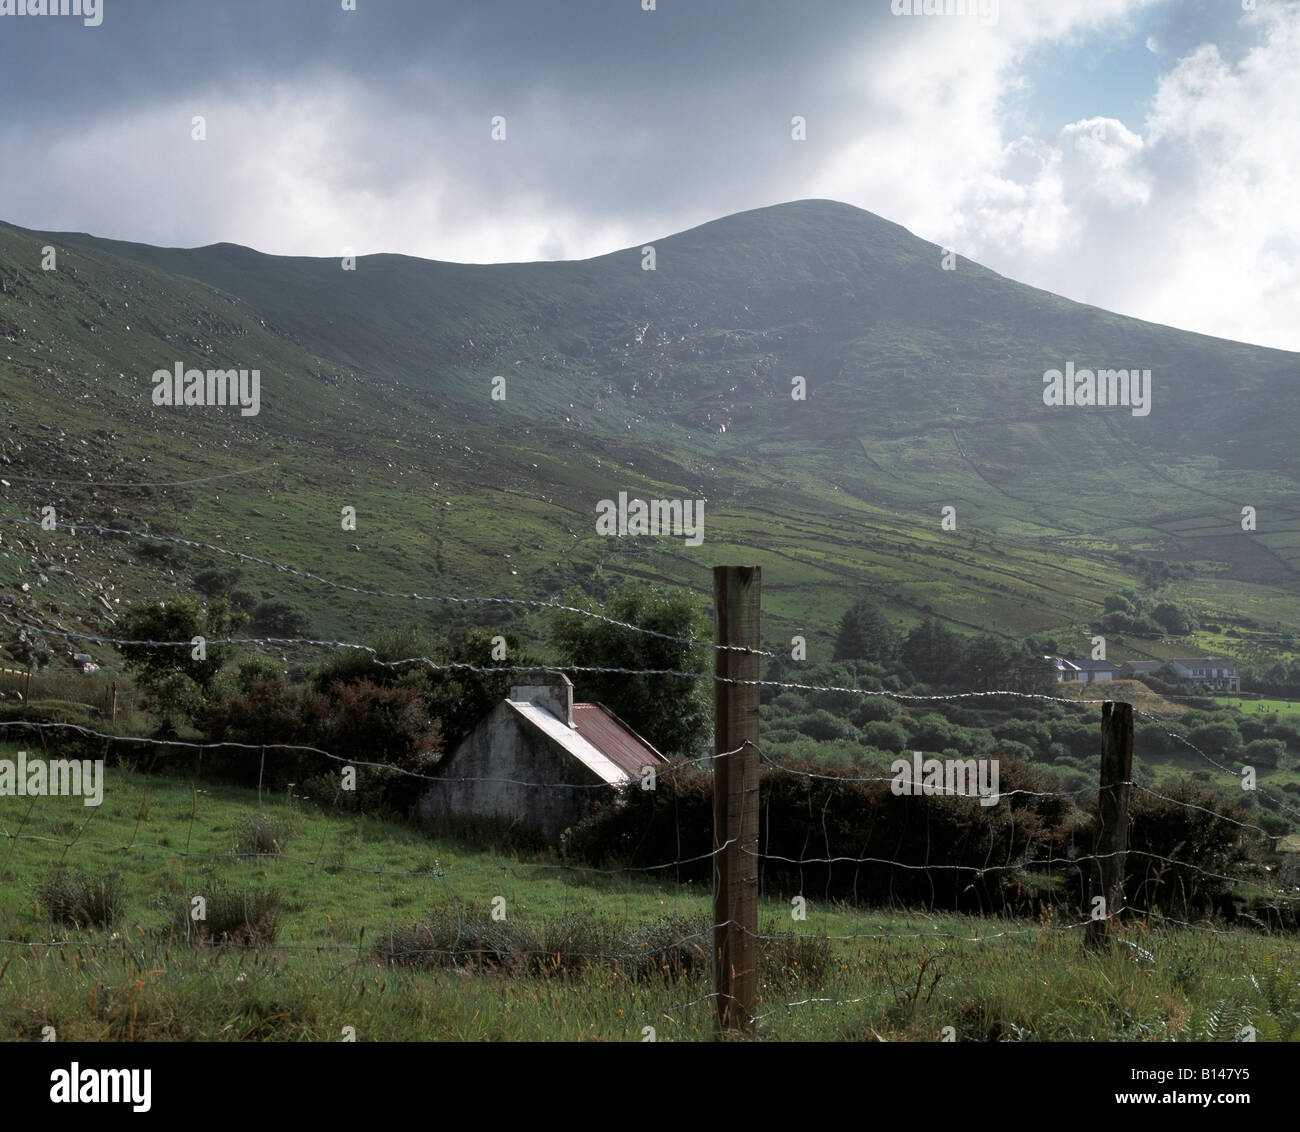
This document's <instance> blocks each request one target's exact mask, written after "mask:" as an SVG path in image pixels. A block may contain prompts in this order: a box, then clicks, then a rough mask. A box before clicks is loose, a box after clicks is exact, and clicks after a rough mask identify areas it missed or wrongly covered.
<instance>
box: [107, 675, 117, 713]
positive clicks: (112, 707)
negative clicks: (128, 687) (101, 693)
mask: <svg viewBox="0 0 1300 1132" xmlns="http://www.w3.org/2000/svg"><path fill="white" fill-rule="evenodd" d="M108 720H109V722H110V723H116V722H117V681H116V680H114V681H113V683H112V684H110V685H109V691H108Z"/></svg>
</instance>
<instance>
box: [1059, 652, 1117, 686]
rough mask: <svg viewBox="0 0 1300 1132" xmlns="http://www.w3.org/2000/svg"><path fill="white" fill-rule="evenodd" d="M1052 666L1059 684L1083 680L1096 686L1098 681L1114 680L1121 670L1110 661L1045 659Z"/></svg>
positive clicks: (1063, 658) (1062, 658) (1060, 657)
mask: <svg viewBox="0 0 1300 1132" xmlns="http://www.w3.org/2000/svg"><path fill="white" fill-rule="evenodd" d="M1043 659H1044V660H1045V661H1047V663H1048V664H1050V665H1051V666H1052V669H1053V672H1054V674H1055V676H1056V682H1057V683H1058V684H1060V683H1062V682H1063V681H1065V680H1082V681H1083V682H1084V683H1085V684H1094V683H1096V682H1097V681H1098V680H1114V679H1115V674H1116V673H1117V672H1119V668H1118V667H1117V666H1116V665H1114V664H1111V662H1110V661H1109V660H1067V659H1066V658H1065V657H1063V656H1045V657H1043Z"/></svg>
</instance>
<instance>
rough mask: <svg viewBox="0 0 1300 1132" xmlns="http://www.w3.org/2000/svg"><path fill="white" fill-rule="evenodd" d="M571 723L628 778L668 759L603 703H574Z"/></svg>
mask: <svg viewBox="0 0 1300 1132" xmlns="http://www.w3.org/2000/svg"><path fill="white" fill-rule="evenodd" d="M573 725H574V727H575V728H576V729H577V732H578V734H579V735H581V736H582V737H583V738H584V739H586V740H587V742H588V743H590V744H591V745H592V746H593V747H595V748H596V750H598V751H599V752H600V753H601V754H602V755H604V756H605V757H606V758H607V759H609V761H610V762H612V763H613V764H614V765H615V766H617V767H618V768H619V770H621V771H623V772H624V773H625V774H626V775H627V776H628V777H629V778H640V777H641V768H642V767H646V766H655V767H658V766H666V765H667V763H668V760H667V759H666V758H664V757H663V755H661V754H660V753H659V752H658V751H656V750H655V749H654V748H653V747H652V746H650V744H649V743H647V742H646V741H645V740H644V739H642V738H641V736H639V735H638V734H637V733H636V732H635V731H633V730H632V729H631V728H630V727H628V726H627V724H625V723H624V722H623V721H622V720H621V719H619V718H618V716H616V715H615V714H614V713H613V712H612V711H610V710H609V708H607V707H605V706H604V705H603V704H574V705H573Z"/></svg>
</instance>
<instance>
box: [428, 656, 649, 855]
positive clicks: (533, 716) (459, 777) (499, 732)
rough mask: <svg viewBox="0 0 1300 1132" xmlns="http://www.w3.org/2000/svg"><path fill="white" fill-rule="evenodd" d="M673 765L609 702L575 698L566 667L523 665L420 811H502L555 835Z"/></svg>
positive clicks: (438, 776)
mask: <svg viewBox="0 0 1300 1132" xmlns="http://www.w3.org/2000/svg"><path fill="white" fill-rule="evenodd" d="M668 765H669V761H668V760H667V759H666V758H664V756H663V755H661V754H660V753H659V752H658V751H656V750H655V749H654V747H652V746H651V745H650V744H649V743H647V742H646V741H645V740H644V739H642V738H641V736H640V735H638V734H637V733H636V732H635V731H633V730H632V729H631V728H630V727H628V726H627V724H625V723H624V722H623V721H622V720H620V719H619V718H618V717H617V716H616V715H614V713H613V712H611V711H610V710H609V709H608V708H606V707H605V706H604V705H603V704H595V703H577V704H575V703H574V702H573V684H572V682H571V681H570V680H569V678H568V677H567V676H565V675H564V674H563V673H560V672H545V671H540V670H539V671H535V672H531V673H526V674H521V677H520V680H519V683H516V684H515V685H513V686H512V687H511V689H510V694H509V696H507V697H506V699H504V700H503V701H502V702H501V703H499V704H497V706H496V707H494V708H493V709H492V710H491V711H490V712H489V713H488V714H487V715H486V716H484V717H483V719H481V720H480V721H479V723H478V725H477V726H476V727H475V728H474V730H473V731H472V732H470V734H469V735H468V736H466V738H465V739H464V740H463V741H462V742H461V743H460V744H459V745H458V746H457V747H456V749H455V750H454V751H452V752H451V754H450V755H448V756H447V757H446V758H444V759H443V760H442V761H441V762H440V763H439V764H438V766H437V768H436V770H435V771H434V778H435V780H436V781H434V782H433V783H431V784H430V786H429V789H428V790H427V791H426V793H425V794H424V795H423V797H422V798H421V799H420V806H419V812H420V816H421V817H422V818H424V819H426V820H429V821H438V820H441V819H444V818H448V817H488V818H500V819H504V820H506V821H509V822H512V823H516V824H518V825H519V826H521V827H528V828H531V829H533V830H535V831H537V832H539V833H541V834H542V835H543V836H545V837H547V838H557V837H558V836H559V835H560V834H561V833H562V832H563V831H564V830H565V829H566V828H567V827H568V826H571V825H574V824H575V823H577V822H579V821H581V820H582V819H583V818H585V817H587V816H588V815H589V814H590V813H591V811H592V808H593V806H594V804H595V803H596V802H598V801H601V800H606V799H608V798H609V796H610V794H611V792H613V791H615V790H617V789H619V788H621V787H625V786H627V785H629V784H632V783H639V782H640V781H641V779H642V776H643V775H644V773H645V770H646V769H647V768H652V769H654V770H656V771H659V770H662V769H664V768H665V767H667V766H668Z"/></svg>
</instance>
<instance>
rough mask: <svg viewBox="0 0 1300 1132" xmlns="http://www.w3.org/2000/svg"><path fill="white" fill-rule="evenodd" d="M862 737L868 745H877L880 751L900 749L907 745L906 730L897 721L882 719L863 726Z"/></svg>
mask: <svg viewBox="0 0 1300 1132" xmlns="http://www.w3.org/2000/svg"><path fill="white" fill-rule="evenodd" d="M862 738H863V740H864V741H865V742H866V743H867V744H868V745H869V746H872V747H879V748H880V749H881V750H882V751H901V750H903V748H904V747H906V746H907V732H906V731H904V730H903V729H902V728H901V727H900V726H899V725H898V724H897V723H887V722H885V721H884V720H880V721H878V722H875V723H868V724H867V725H866V726H864V727H863V728H862Z"/></svg>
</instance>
